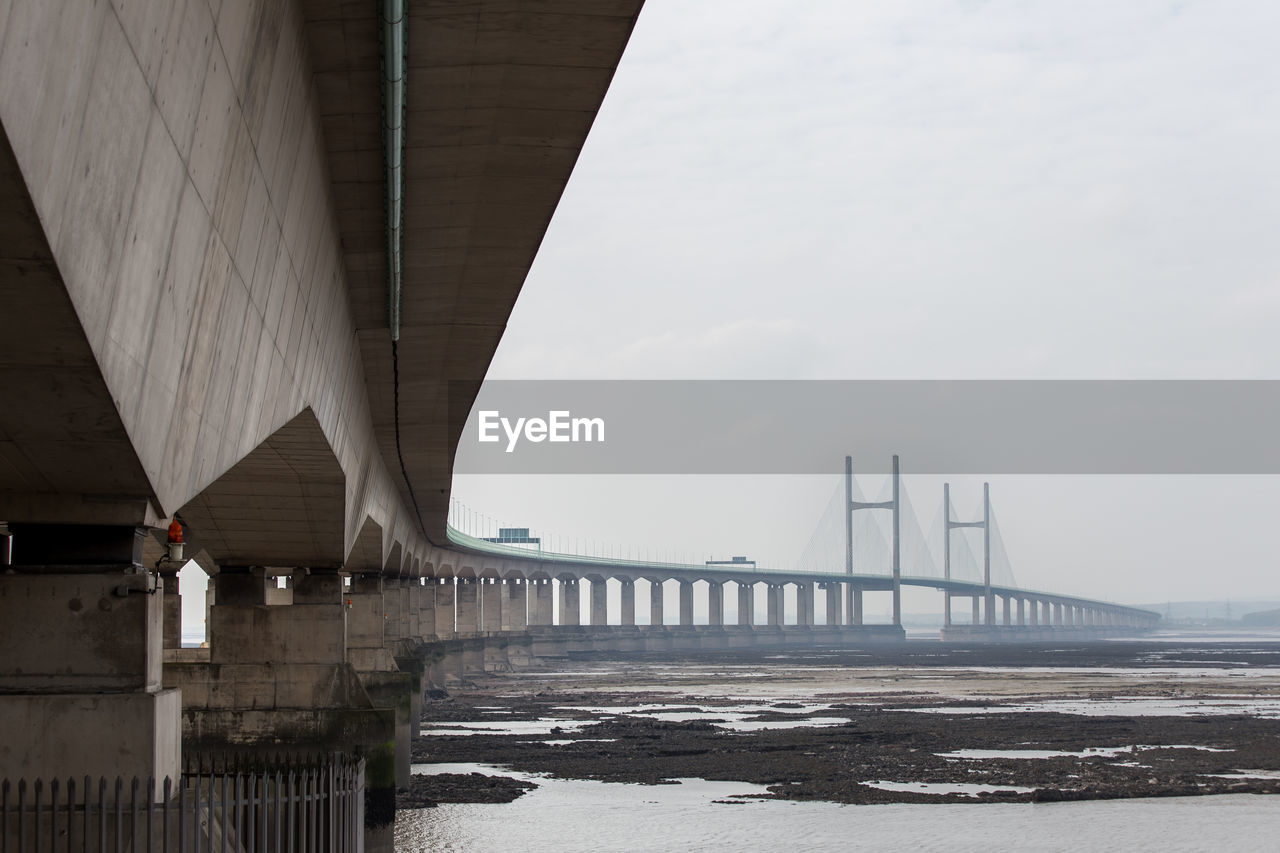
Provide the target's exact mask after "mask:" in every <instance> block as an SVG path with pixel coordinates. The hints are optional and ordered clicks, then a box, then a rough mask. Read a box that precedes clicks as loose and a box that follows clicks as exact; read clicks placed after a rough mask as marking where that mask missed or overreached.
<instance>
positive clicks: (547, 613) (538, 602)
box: [529, 577, 555, 627]
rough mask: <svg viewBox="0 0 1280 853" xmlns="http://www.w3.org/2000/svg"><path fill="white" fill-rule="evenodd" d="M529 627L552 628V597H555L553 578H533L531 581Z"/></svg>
mask: <svg viewBox="0 0 1280 853" xmlns="http://www.w3.org/2000/svg"><path fill="white" fill-rule="evenodd" d="M529 586H530V588H531V589H530V593H529V598H530V600H529V626H530V627H542V626H550V625H551V624H552V622H553V620H552V618H551V617H552V615H553V610H552V606H553V605H552V596H553V595H554V591H555V590H554V588H553V584H552V583H551V578H548V577H541V578H531V579H530V580H529Z"/></svg>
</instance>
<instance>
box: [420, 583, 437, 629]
mask: <svg viewBox="0 0 1280 853" xmlns="http://www.w3.org/2000/svg"><path fill="white" fill-rule="evenodd" d="M419 583H421V584H422V585H421V586H420V587H419V588H418V636H419V637H420V638H422V640H423V641H426V640H431V639H434V638H435V635H436V579H435V578H425V579H422V580H420V581H419Z"/></svg>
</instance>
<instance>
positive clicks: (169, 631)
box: [160, 564, 182, 649]
mask: <svg viewBox="0 0 1280 853" xmlns="http://www.w3.org/2000/svg"><path fill="white" fill-rule="evenodd" d="M167 565H170V564H166V566H167ZM160 582H161V586H162V587H163V589H164V592H163V593H162V594H161V597H162V598H163V599H164V602H163V606H162V607H161V610H162V612H163V615H162V617H161V623H162V632H163V635H164V647H165V648H166V649H180V648H182V595H181V594H180V593H179V589H178V573H177V571H162V572H161V573H160Z"/></svg>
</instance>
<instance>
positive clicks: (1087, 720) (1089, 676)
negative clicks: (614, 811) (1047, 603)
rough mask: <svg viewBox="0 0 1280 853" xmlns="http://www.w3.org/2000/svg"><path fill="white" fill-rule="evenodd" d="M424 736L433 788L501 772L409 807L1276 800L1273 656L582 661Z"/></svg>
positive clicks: (932, 648)
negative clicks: (473, 771)
mask: <svg viewBox="0 0 1280 853" xmlns="http://www.w3.org/2000/svg"><path fill="white" fill-rule="evenodd" d="M422 732H423V734H422V735H421V736H420V737H419V738H418V739H417V740H416V741H415V743H414V747H413V750H414V761H415V762H421V763H423V764H424V765H427V766H426V767H424V768H419V769H422V770H425V771H426V772H427V773H429V772H430V769H431V767H430V766H431V765H433V764H455V765H456V764H477V765H486V766H488V767H496V768H498V769H497V770H496V771H490V772H488V773H487V774H486V775H484V776H475V777H470V776H468V774H457V773H454V774H450V775H449V776H448V777H447V778H445V777H442V778H441V779H440V780H439V781H438V782H432V781H430V780H429V779H423V778H418V779H415V792H414V796H413V797H411V798H406V799H405V802H404V805H405V807H414V806H422V805H426V804H428V803H430V802H433V801H442V802H493V801H494V799H495V797H496V798H497V799H501V800H506V799H510V798H513V797H516V796H519V795H520V794H521V793H522V792H524V791H527V790H531V788H529V787H528V784H530V783H532V784H536V783H537V778H538V777H539V776H541V777H543V778H554V779H575V780H599V781H605V782H623V783H633V784H642V785H656V784H673V783H675V780H681V779H703V780H708V781H713V782H736V783H747V784H750V785H752V786H754V787H752V788H750V789H749V793H738V794H735V795H729V796H727V797H726V798H725V801H726V802H734V801H736V802H746V801H751V800H759V799H782V800H793V801H805V800H809V801H828V802H835V803H849V804H869V803H940V802H953V803H980V802H1010V803H1012V802H1047V801H1063V800H1100V799H1118V798H1135V797H1171V796H1200V795H1206V794H1227V793H1231V794H1238V793H1255V794H1259V793H1280V644H1276V643H1266V642H1239V643H1218V644H1214V643H1206V642H1198V641H1196V642H1187V643H1178V642H1168V641H1164V642H1123V643H1120V642H1113V643H1100V644H1082V645H1069V644H1062V645H1060V646H1056V647H1046V646H1011V647H1002V648H981V647H973V648H967V647H948V646H943V645H942V644H940V643H937V642H927V641H920V642H912V643H908V644H906V645H904V646H900V647H895V648H891V649H890V648H886V649H880V650H864V651H849V650H814V651H804V652H798V651H787V652H785V653H759V652H752V653H732V652H729V653H726V652H719V651H718V652H713V653H712V652H709V653H706V654H700V655H698V654H695V655H679V656H670V655H667V656H663V655H637V656H633V657H628V658H626V659H623V660H619V659H617V658H605V657H596V656H593V655H591V654H584V655H578V656H575V657H574V658H572V659H570V660H559V661H549V662H546V663H545V664H544V665H543V666H540V667H537V668H533V669H527V670H523V671H519V672H509V673H493V674H489V675H485V676H482V677H478V678H475V679H474V680H472V681H469V682H468V683H466V684H463V685H461V686H459V687H457V688H455V689H452V690H451V691H450V693H449V695H448V696H447V698H443V699H438V700H433V701H429V702H427V703H426V707H425V708H424V714H423V722H422ZM502 768H506V769H508V771H509V772H511V773H512V774H514V776H517V777H519V779H520V780H521V782H522V783H523V784H521V785H513V784H512V782H511V781H493V777H494V776H495V775H498V776H500V775H501V772H502ZM433 785H436V786H437V788H436V789H433V787H432V786H433ZM446 789H447V791H446ZM469 789H474V790H475V791H476V794H475V799H468V794H467V790H469ZM499 789H501V791H502V792H503V793H502V794H501V795H499V794H498V790H499ZM433 790H438V793H439V794H440V796H436V797H435V799H434V800H433V793H432V791H433Z"/></svg>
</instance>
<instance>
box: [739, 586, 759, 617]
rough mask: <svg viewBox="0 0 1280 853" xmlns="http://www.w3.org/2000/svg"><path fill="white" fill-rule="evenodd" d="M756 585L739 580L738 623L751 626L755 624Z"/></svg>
mask: <svg viewBox="0 0 1280 853" xmlns="http://www.w3.org/2000/svg"><path fill="white" fill-rule="evenodd" d="M755 616H756V585H755V584H753V583H743V582H742V581H738V624H739V625H743V626H750V625H754V624H755Z"/></svg>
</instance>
